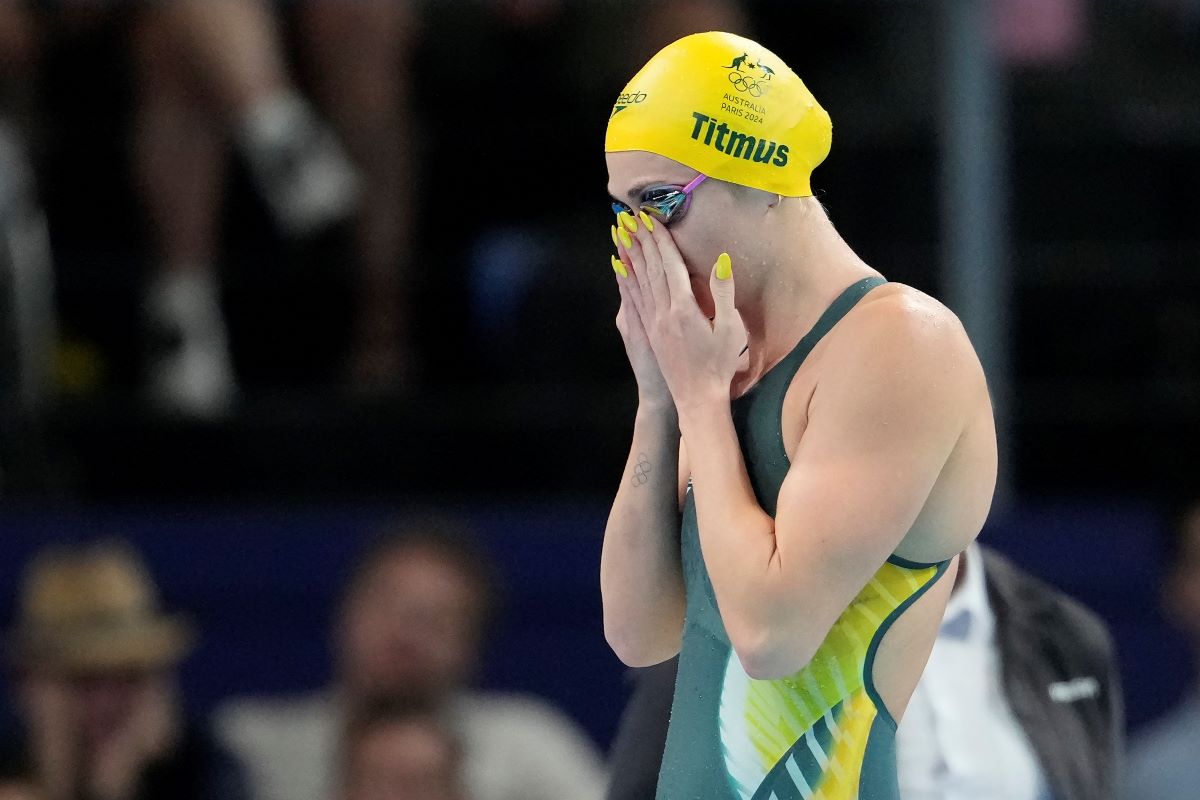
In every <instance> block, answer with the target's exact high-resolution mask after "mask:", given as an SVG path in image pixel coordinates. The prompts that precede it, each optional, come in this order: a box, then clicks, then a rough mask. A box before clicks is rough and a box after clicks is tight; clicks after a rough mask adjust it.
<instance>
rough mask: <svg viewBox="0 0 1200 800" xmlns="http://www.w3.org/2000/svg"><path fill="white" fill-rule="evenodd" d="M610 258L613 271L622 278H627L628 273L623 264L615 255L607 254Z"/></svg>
mask: <svg viewBox="0 0 1200 800" xmlns="http://www.w3.org/2000/svg"><path fill="white" fill-rule="evenodd" d="M609 258H611V259H612V267H613V272H615V273H617V274H618V275H620V276H621V277H622V278H628V277H629V273H628V272H626V270H625V264H624V262H622V261H621V259H619V258H617V257H616V256H609Z"/></svg>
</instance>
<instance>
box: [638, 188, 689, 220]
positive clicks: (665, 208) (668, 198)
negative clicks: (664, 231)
mask: <svg viewBox="0 0 1200 800" xmlns="http://www.w3.org/2000/svg"><path fill="white" fill-rule="evenodd" d="M687 200H688V196H687V195H686V194H684V193H683V192H678V191H676V192H671V193H669V194H666V195H664V196H662V197H658V198H655V199H654V200H650V201H647V202H645V203H642V210H643V211H645V212H647V213H649V214H650V215H651V216H653V217H655V218H657V219H659V220H661V221H662V222H669V221H670V219H671V218H672V217H674V216H676V215H677V214H679V212H680V211H682V210H683V205H684V204H685V203H686V202H687Z"/></svg>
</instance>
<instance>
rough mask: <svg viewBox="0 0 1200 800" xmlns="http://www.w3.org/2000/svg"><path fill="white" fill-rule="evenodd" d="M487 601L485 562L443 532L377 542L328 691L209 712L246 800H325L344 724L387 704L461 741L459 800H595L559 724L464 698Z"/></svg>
mask: <svg viewBox="0 0 1200 800" xmlns="http://www.w3.org/2000/svg"><path fill="white" fill-rule="evenodd" d="M494 603H495V594H494V591H493V582H492V578H491V567H490V565H489V563H488V561H487V560H486V559H485V558H484V556H483V555H482V554H481V553H480V552H479V551H478V550H477V549H476V548H475V547H474V546H473V545H472V544H470V543H469V541H468V540H467V539H466V538H464V536H463V534H462V533H461V532H459V531H458V530H457V528H456V527H455V526H454V525H452V524H450V523H447V522H444V521H440V520H435V519H428V520H421V521H417V522H414V523H410V524H408V525H405V526H401V527H397V528H395V529H393V530H391V531H389V532H388V533H387V534H386V535H385V536H384V537H383V538H381V539H380V540H379V542H378V543H377V544H376V545H375V546H374V547H372V548H371V549H370V550H369V551H368V552H367V553H366V554H365V555H364V556H363V557H362V559H361V560H360V562H359V563H358V565H357V567H356V568H355V569H354V570H353V572H352V574H351V576H350V579H349V582H348V584H347V586H346V590H345V594H344V596H343V598H342V602H341V605H340V609H339V614H338V619H337V624H336V627H335V630H334V635H333V642H334V647H335V650H336V652H335V657H334V660H335V670H336V675H335V684H334V685H333V686H331V687H329V688H328V689H326V690H324V691H322V692H320V693H318V694H315V695H312V696H306V697H296V698H285V699H279V700H265V699H264V700H245V701H241V702H236V703H231V704H229V705H228V706H227V707H226V708H225V709H224V710H223V711H222V712H221V713H220V715H219V719H218V725H219V730H220V732H221V734H222V736H223V738H224V741H225V742H227V743H228V745H229V746H230V747H231V748H232V749H233V750H234V751H235V752H237V753H238V754H239V755H241V756H242V757H243V759H244V761H245V763H246V764H247V766H248V767H249V769H250V771H251V776H252V781H253V783H254V794H255V796H256V797H258V798H260V800H324V799H325V798H328V797H330V796H332V795H333V793H334V791H335V772H336V764H335V763H334V755H333V754H335V753H336V752H337V751H338V749H339V748H338V741H339V737H340V735H341V734H342V732H343V731H344V729H345V727H346V724H347V720H353V719H354V717H355V715H356V714H357V713H360V709H363V708H367V707H370V706H371V705H372V704H375V703H380V702H385V703H387V702H401V703H409V704H417V705H422V706H425V707H429V708H433V709H435V710H436V713H437V714H438V716H439V717H440V718H441V719H443V720H444V722H445V724H446V726H447V727H448V729H449V730H450V731H452V733H453V735H454V736H455V738H457V739H458V740H459V741H460V742H461V743H462V749H463V775H464V780H465V783H466V787H467V789H468V796H469V797H470V798H471V800H561V798H565V797H569V798H572V800H590V799H591V798H599V797H600V796H601V795H602V792H603V785H604V775H603V768H602V765H601V761H600V757H599V754H598V752H597V750H596V748H595V746H594V745H593V744H592V742H591V741H590V740H589V739H588V738H587V735H586V734H585V733H583V732H582V731H581V730H580V729H579V728H578V727H577V726H576V725H575V724H574V723H573V722H571V721H570V720H568V719H567V718H566V717H565V716H564V715H563V714H561V713H560V712H558V711H557V710H555V709H553V708H551V707H550V706H549V705H547V704H546V703H545V702H543V701H540V700H536V699H533V698H529V697H517V696H509V695H502V694H497V693H491V692H479V691H472V690H469V689H467V688H466V687H467V683H468V681H469V679H470V678H471V676H472V673H473V672H474V671H475V670H476V668H477V667H478V665H479V663H478V662H479V658H480V651H481V645H482V642H483V638H484V634H485V629H486V627H487V623H488V621H489V617H490V616H491V614H492V612H493V610H494ZM529 667H530V669H534V670H536V669H538V668H539V665H537V664H530V665H529Z"/></svg>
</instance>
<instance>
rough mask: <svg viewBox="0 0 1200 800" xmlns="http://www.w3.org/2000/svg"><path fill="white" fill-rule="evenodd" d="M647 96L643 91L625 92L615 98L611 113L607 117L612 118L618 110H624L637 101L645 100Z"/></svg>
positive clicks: (642, 101)
mask: <svg viewBox="0 0 1200 800" xmlns="http://www.w3.org/2000/svg"><path fill="white" fill-rule="evenodd" d="M647 97H649V95H648V94H646V93H645V92H626V93H625V94H623V95H621V96H619V97H618V98H617V102H616V103H614V104H613V110H612V113H611V114H609V115H608V118H609V119H612V118H613V117H615V116H616V115H617V112H618V111H624V110H625V109H627V108H629V107H630V106H635V105H637V104H638V103H644V102H646V98H647Z"/></svg>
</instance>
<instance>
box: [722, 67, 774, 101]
mask: <svg viewBox="0 0 1200 800" xmlns="http://www.w3.org/2000/svg"><path fill="white" fill-rule="evenodd" d="M729 82H730V83H732V84H733V88H735V89H737V90H738V91H739V92H746V93H747V94H749V95H750V96H751V97H762V96H763V95H764V94H766V93H767V90H768V89H770V88H771V87H770V86H765V85H763V84H765V83H766V81H762V82H759V81H756V80H755V79H754V78H752V77H750V76H749V75H743V74H742V73H740V72H731V73H729Z"/></svg>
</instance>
